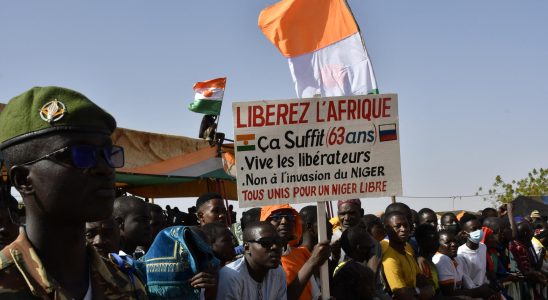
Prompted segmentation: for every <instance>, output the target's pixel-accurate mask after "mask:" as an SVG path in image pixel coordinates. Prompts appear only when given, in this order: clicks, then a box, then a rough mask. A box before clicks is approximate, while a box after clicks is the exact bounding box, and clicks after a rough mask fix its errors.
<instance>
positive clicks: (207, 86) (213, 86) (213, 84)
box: [188, 77, 226, 116]
mask: <svg viewBox="0 0 548 300" xmlns="http://www.w3.org/2000/svg"><path fill="white" fill-rule="evenodd" d="M225 85H226V77H222V78H216V79H212V80H208V81H203V82H197V83H196V84H195V85H194V92H195V93H196V94H195V96H194V102H192V103H190V104H189V105H188V109H189V110H191V111H193V112H197V113H201V114H206V115H215V116H218V115H219V114H221V105H222V101H223V95H224V92H225Z"/></svg>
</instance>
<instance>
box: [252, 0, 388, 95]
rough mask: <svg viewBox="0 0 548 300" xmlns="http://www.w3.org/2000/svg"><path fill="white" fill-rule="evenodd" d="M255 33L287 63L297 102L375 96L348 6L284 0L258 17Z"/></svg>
mask: <svg viewBox="0 0 548 300" xmlns="http://www.w3.org/2000/svg"><path fill="white" fill-rule="evenodd" d="M259 27H260V28H261V30H262V32H263V33H264V35H265V36H266V37H267V38H268V39H269V40H270V41H271V42H272V43H273V44H274V45H275V46H276V47H277V48H278V49H279V50H280V52H281V53H282V54H283V55H284V56H285V57H287V58H288V62H289V69H290V71H291V75H292V76H293V81H294V83H295V90H296V92H297V96H298V97H301V98H308V97H314V96H315V95H318V94H319V95H321V96H324V97H329V96H345V95H363V94H371V93H378V88H377V82H376V79H375V74H374V73H373V66H372V65H371V60H370V59H369V56H368V54H367V50H366V48H365V45H364V43H363V40H362V37H361V34H360V31H359V28H358V25H357V24H356V21H355V19H354V16H353V15H352V12H351V11H350V8H349V7H348V5H347V3H346V1H344V0H315V1H310V0H283V1H280V2H278V3H276V4H274V5H272V6H270V7H267V8H266V9H264V10H263V11H262V12H261V14H260V15H259Z"/></svg>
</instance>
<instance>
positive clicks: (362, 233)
mask: <svg viewBox="0 0 548 300" xmlns="http://www.w3.org/2000/svg"><path fill="white" fill-rule="evenodd" d="M374 246H375V244H374V242H373V238H372V237H371V236H370V235H369V233H368V232H367V230H366V229H365V227H363V226H355V227H350V228H348V229H347V230H345V231H344V232H343V233H342V236H341V247H342V248H343V250H344V252H345V253H346V257H345V260H344V261H343V262H341V263H339V265H338V266H337V268H336V269H335V272H334V275H333V282H332V289H331V295H332V296H333V297H335V299H350V300H351V299H356V300H362V299H364V300H365V299H374V297H375V273H374V272H373V270H371V269H370V268H368V267H366V264H367V262H368V260H369V259H370V258H371V257H373V256H374V255H375V254H374V253H373V251H372V250H373V248H374Z"/></svg>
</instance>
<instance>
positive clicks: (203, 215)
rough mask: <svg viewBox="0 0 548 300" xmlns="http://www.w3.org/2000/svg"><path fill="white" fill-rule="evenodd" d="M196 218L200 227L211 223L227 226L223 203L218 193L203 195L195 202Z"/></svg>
mask: <svg viewBox="0 0 548 300" xmlns="http://www.w3.org/2000/svg"><path fill="white" fill-rule="evenodd" d="M196 216H197V217H198V222H199V223H200V225H201V226H203V225H205V224H208V223H213V222H218V223H221V224H224V225H225V226H228V224H227V220H226V207H225V203H224V202H223V197H222V196H221V195H220V194H218V193H205V194H203V195H202V196H200V197H199V198H198V199H197V200H196Z"/></svg>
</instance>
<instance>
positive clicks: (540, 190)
mask: <svg viewBox="0 0 548 300" xmlns="http://www.w3.org/2000/svg"><path fill="white" fill-rule="evenodd" d="M481 192H483V188H482V187H480V188H478V191H477V192H476V195H478V196H479V195H481ZM545 195H548V169H543V168H540V169H539V170H537V169H533V170H532V171H531V172H529V173H528V174H527V177H525V178H523V179H519V180H512V181H511V182H510V183H507V182H506V181H504V180H503V179H502V177H501V176H500V175H497V176H496V177H495V182H494V183H493V185H492V186H491V189H489V191H488V194H487V195H484V200H487V201H490V202H491V203H493V204H499V205H500V204H502V203H508V202H511V201H512V200H514V199H515V198H517V197H518V196H528V197H534V196H545Z"/></svg>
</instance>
